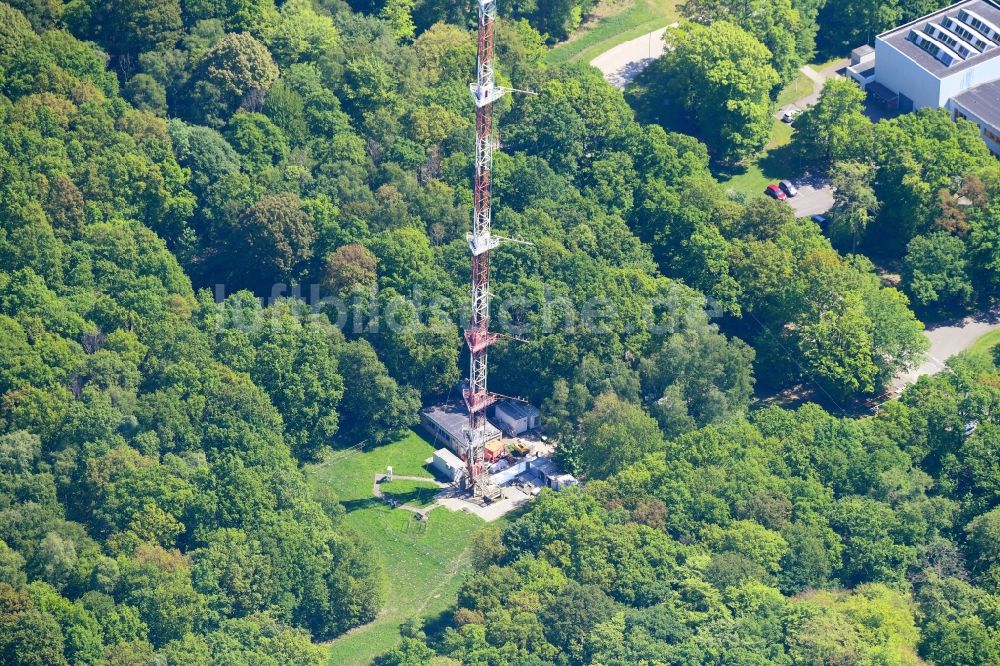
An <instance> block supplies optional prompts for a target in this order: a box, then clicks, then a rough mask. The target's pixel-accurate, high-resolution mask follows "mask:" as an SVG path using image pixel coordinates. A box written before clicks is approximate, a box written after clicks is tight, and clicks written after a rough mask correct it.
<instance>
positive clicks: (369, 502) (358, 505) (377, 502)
mask: <svg viewBox="0 0 1000 666" xmlns="http://www.w3.org/2000/svg"><path fill="white" fill-rule="evenodd" d="M340 503H341V504H342V505H343V507H344V511H346V512H347V513H351V512H352V511H357V510H359V509H370V508H372V507H374V506H385V502H384V501H383V500H381V499H379V498H378V497H365V498H362V499H353V500H342V501H341V502H340Z"/></svg>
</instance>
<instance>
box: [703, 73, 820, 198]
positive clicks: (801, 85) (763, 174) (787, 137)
mask: <svg viewBox="0 0 1000 666" xmlns="http://www.w3.org/2000/svg"><path fill="white" fill-rule="evenodd" d="M812 92H813V81H812V79H810V78H809V77H808V76H806V75H805V74H803V73H802V72H799V75H798V76H796V77H795V79H794V80H793V81H792V82H791V83H789V84H788V85H786V86H785V87H784V88H783V89H782V90H781V92H780V93H778V99H777V102H776V103H775V110H777V109H780V108H781V107H783V106H785V105H786V104H791V103H792V102H794V101H795V100H797V99H801V98H803V97H805V96H806V95H809V94H811V93H812ZM792 131H793V129H792V126H791V125H790V124H788V123H783V122H781V120H779V119H778V118H774V119H773V121H772V124H771V139H770V141H768V143H767V146H765V148H764V152H763V153H761V154H760V155H759V156H757V158H756V159H754V160H753V161H751V162H750V163H748V164H746V165H744V166H742V167H734V168H731V169H718V170H716V173H715V177H716V178H717V179H718V180H719V182H720V183H722V185H723V186H724V187H726V188H727V189H730V190H733V191H734V192H739V193H741V194H745V195H747V196H754V195H758V194H763V193H764V188H765V187H767V186H768V185H770V184H771V183H777V182H778V181H779V180H782V179H784V178H789V179H791V178H794V177H795V176H797V175H798V174H799V171H800V166H799V164H798V159H797V158H796V157H795V156H794V155H793V154H792V151H791V149H790V148H789V147H788V144H789V143H791V141H792Z"/></svg>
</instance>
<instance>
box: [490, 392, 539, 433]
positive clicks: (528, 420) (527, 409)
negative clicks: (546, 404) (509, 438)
mask: <svg viewBox="0 0 1000 666" xmlns="http://www.w3.org/2000/svg"><path fill="white" fill-rule="evenodd" d="M540 415H541V412H540V411H538V408H537V407H535V406H534V405H529V404H528V403H526V402H514V401H513V400H504V401H503V402H500V403H497V406H496V410H495V411H494V413H493V416H494V418H495V419H496V421H497V424H498V425H499V426H500V429H501V430H503V431H504V432H506V433H509V434H510V435H520V434H521V433H524V432H527V431H529V430H533V429H535V428H537V427H538V418H539V416H540Z"/></svg>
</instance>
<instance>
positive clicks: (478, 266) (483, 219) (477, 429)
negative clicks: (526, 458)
mask: <svg viewBox="0 0 1000 666" xmlns="http://www.w3.org/2000/svg"><path fill="white" fill-rule="evenodd" d="M478 3H479V31H478V46H477V49H476V80H475V82H473V83H471V84H469V90H470V91H471V92H472V99H473V101H474V102H475V103H476V162H475V178H474V182H473V215H472V232H471V233H469V234H468V235H467V237H466V238H467V240H468V242H469V251H470V252H471V253H472V316H471V319H470V322H469V328H468V329H466V331H465V342H466V345H468V348H469V386H468V388H466V389H465V391H464V392H463V393H464V394H463V397H464V399H465V406H466V408H467V409H468V412H469V428H468V431H467V434H466V438H467V445H468V449H467V451H466V456H465V462H466V465H467V467H468V478H469V481H470V485H471V486H472V489H473V493H474V494H475V495H489V494H491V492H492V491H491V489H490V488H489V487H488V486H489V479H488V477H487V476H486V467H485V465H484V463H483V452H484V449H485V446H486V438H487V436H488V435H487V423H486V408H487V407H489V406H490V405H492V404H493V403H494V402H496V401H497V399H498V397H499V396H498V395H497V394H495V393H491V392H490V391H489V390H488V389H487V386H486V382H487V376H488V368H489V348H490V345H492V344H493V343H494V342H496V341H497V340H498V339H499V338H500V336H499V335H497V334H496V333H492V332H490V251H491V250H493V249H494V248H496V247H497V245H499V244H500V242H501V241H502V240H504V241H506V240H509V241H511V242H515V243H524V244H530V243H527V242H526V241H522V240H520V239H505V238H501V237H499V236H493V235H492V234H491V232H490V223H491V216H492V197H493V191H492V182H491V179H492V170H493V148H494V146H495V140H494V139H495V131H496V129H495V127H494V125H493V102H495V101H496V100H497V99H499V98H500V97H502V96H503V95H504V94H505V93H507V92H514V89H513V88H510V89H508V88H504V87H502V86H498V85H496V79H495V76H494V60H495V59H494V47H495V37H496V16H497V7H496V0H478ZM517 92H527V91H517ZM529 94H534V93H529Z"/></svg>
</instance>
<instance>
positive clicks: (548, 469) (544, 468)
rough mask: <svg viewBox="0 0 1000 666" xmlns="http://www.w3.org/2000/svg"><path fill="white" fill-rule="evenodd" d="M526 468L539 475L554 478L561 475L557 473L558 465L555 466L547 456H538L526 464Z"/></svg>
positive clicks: (554, 462)
mask: <svg viewBox="0 0 1000 666" xmlns="http://www.w3.org/2000/svg"><path fill="white" fill-rule="evenodd" d="M528 467H529V468H530V469H531V470H532V471H533V472H538V473H539V474H544V475H545V476H556V475H558V474H561V472H560V471H559V465H557V464H556V461H555V460H553V459H552V458H549V457H548V456H539V457H538V458H535V459H534V460H532V461H531V462H530V463H528Z"/></svg>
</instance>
